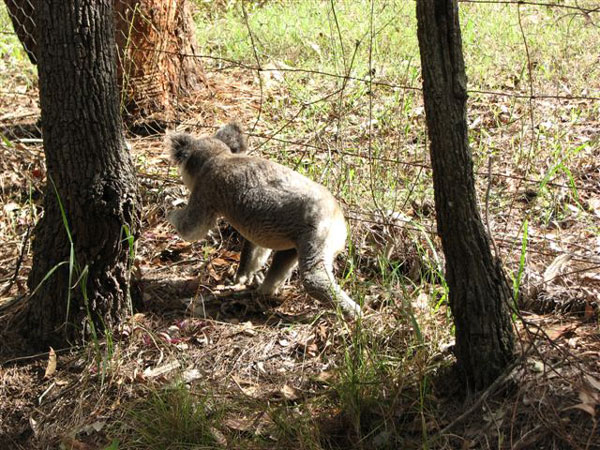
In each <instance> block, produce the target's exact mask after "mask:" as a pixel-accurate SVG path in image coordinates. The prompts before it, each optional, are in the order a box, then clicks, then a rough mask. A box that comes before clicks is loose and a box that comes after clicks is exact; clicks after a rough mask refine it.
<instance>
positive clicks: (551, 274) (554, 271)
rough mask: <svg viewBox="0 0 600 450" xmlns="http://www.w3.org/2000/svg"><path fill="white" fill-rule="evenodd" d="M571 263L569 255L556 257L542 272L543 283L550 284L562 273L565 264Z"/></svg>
mask: <svg viewBox="0 0 600 450" xmlns="http://www.w3.org/2000/svg"><path fill="white" fill-rule="evenodd" d="M569 261H571V255H569V254H562V255H558V256H557V257H556V258H555V259H554V261H552V263H551V264H550V265H549V266H548V267H547V268H546V270H545V271H544V283H550V282H551V281H553V280H554V279H556V278H558V277H560V275H561V274H562V273H564V271H565V268H566V267H567V264H568V263H569Z"/></svg>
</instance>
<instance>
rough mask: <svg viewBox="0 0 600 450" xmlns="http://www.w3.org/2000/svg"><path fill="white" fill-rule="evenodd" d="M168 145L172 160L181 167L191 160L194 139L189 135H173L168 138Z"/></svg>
mask: <svg viewBox="0 0 600 450" xmlns="http://www.w3.org/2000/svg"><path fill="white" fill-rule="evenodd" d="M166 144H167V147H168V148H169V151H170V153H171V160H172V161H173V162H174V163H175V164H177V165H178V166H180V165H182V164H183V163H184V162H186V161H187V159H188V158H189V156H190V153H191V151H192V149H193V144H194V138H193V137H192V136H191V135H189V134H187V133H171V134H168V135H167V137H166Z"/></svg>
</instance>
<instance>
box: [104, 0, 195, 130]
mask: <svg viewBox="0 0 600 450" xmlns="http://www.w3.org/2000/svg"><path fill="white" fill-rule="evenodd" d="M115 25H116V40H117V46H118V48H119V61H120V63H119V80H120V85H121V86H122V99H123V106H124V108H125V110H126V111H127V113H128V114H129V116H132V117H133V118H134V119H136V118H139V117H147V116H149V115H151V114H153V113H155V112H160V113H161V115H162V116H163V117H164V116H165V115H166V116H169V115H170V114H171V113H172V112H173V111H174V108H175V107H176V105H177V97H178V96H180V95H182V94H183V95H185V94H188V93H190V92H193V91H195V90H196V89H198V87H199V80H200V76H201V73H202V71H201V68H200V63H199V60H198V58H196V57H194V55H195V48H196V38H195V35H194V31H195V27H194V22H193V19H192V15H191V13H190V11H189V9H188V2H187V0H115Z"/></svg>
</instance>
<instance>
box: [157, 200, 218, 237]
mask: <svg viewBox="0 0 600 450" xmlns="http://www.w3.org/2000/svg"><path fill="white" fill-rule="evenodd" d="M167 220H168V221H169V223H170V224H171V225H173V226H174V227H175V229H176V230H177V232H178V233H179V235H180V236H181V237H182V238H183V239H185V240H186V241H197V240H199V239H202V238H203V237H204V236H206V233H208V230H210V229H211V228H212V227H214V226H215V223H216V221H217V217H216V215H215V214H214V213H213V212H212V211H210V210H207V209H204V208H201V207H197V206H196V207H193V208H190V207H189V205H188V206H186V207H185V208H181V209H176V210H174V211H171V212H170V213H169V215H168V216H167Z"/></svg>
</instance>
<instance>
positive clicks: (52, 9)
mask: <svg viewBox="0 0 600 450" xmlns="http://www.w3.org/2000/svg"><path fill="white" fill-rule="evenodd" d="M112 9H113V7H112V0H95V1H94V2H87V1H80V0H39V1H38V2H36V16H35V20H36V23H37V24H39V26H40V29H42V30H44V32H43V33H41V36H40V38H39V40H38V48H39V54H38V57H39V58H38V72H39V85H40V104H41V109H42V131H43V136H44V151H45V154H46V165H47V174H48V183H47V186H46V192H45V198H44V216H43V218H42V219H41V220H40V221H39V223H38V224H37V226H36V229H35V233H34V236H35V239H34V243H33V255H34V256H33V268H32V271H31V274H30V277H29V281H28V282H29V288H30V290H31V291H32V292H34V295H33V296H32V298H31V301H30V302H29V310H28V312H27V315H26V323H25V330H24V331H25V334H26V336H27V338H28V340H29V342H30V343H31V344H32V345H33V346H34V347H37V348H40V347H41V348H47V347H46V346H47V345H49V344H53V345H64V344H65V343H66V342H67V341H70V340H73V339H77V338H78V337H80V336H81V333H82V332H83V334H84V335H86V334H89V333H90V332H91V331H92V325H93V327H94V328H95V330H96V331H102V330H104V329H105V328H109V327H111V326H113V325H114V324H116V323H117V322H118V321H119V320H120V319H121V318H122V317H123V316H124V315H125V314H127V313H128V312H129V304H128V303H129V302H128V289H129V281H130V271H129V269H130V265H131V261H130V258H129V248H128V242H127V241H126V236H127V230H129V232H131V233H133V234H134V235H135V234H136V233H137V231H138V229H139V221H140V219H139V196H138V191H137V183H136V179H135V174H134V168H133V164H132V162H131V159H130V157H129V153H128V151H127V149H126V147H125V142H124V139H123V129H122V122H121V117H120V114H119V93H118V88H117V82H116V80H117V77H116V64H115V61H116V55H115V41H114V32H113V20H112V17H113V15H112ZM61 209H62V211H64V220H63V213H62V212H61ZM65 222H67V223H68V230H67V226H66V224H65ZM71 241H72V242H73V249H74V257H73V258H71V257H70V248H71V243H70V242H71ZM65 261H67V262H68V261H71V262H72V263H73V265H74V267H73V268H72V269H69V265H70V264H64V262H65ZM60 264H62V265H60ZM59 265H60V266H59ZM57 266H59V268H58V269H56V270H55V271H54V272H53V270H54V268H56V267H57ZM69 297H70V298H69Z"/></svg>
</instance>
